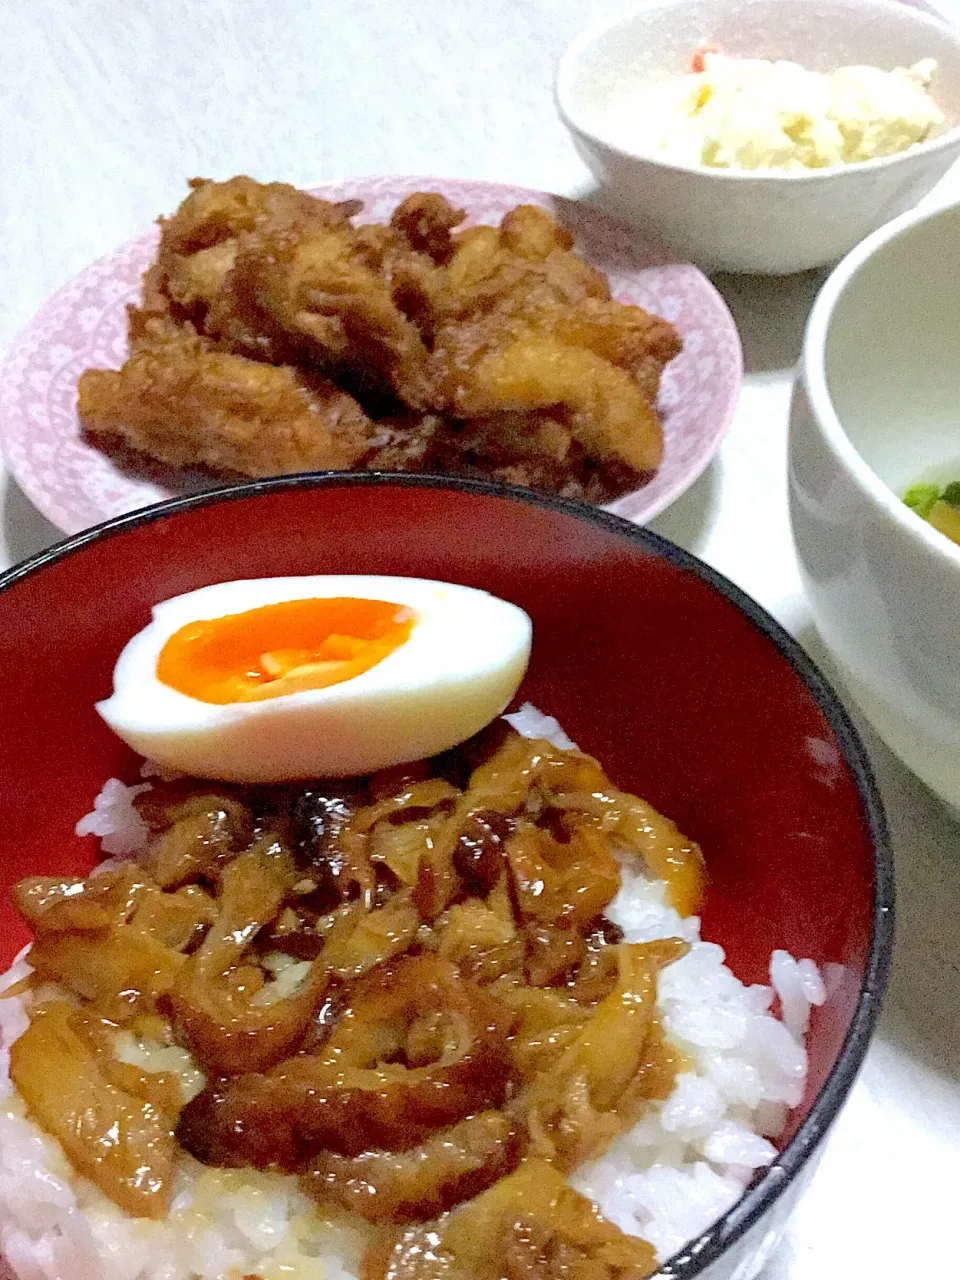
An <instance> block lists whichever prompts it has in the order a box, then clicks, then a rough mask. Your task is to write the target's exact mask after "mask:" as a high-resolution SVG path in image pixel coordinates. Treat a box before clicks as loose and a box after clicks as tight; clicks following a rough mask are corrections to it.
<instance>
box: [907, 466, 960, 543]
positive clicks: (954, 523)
mask: <svg viewBox="0 0 960 1280" xmlns="http://www.w3.org/2000/svg"><path fill="white" fill-rule="evenodd" d="M903 500H904V502H905V503H906V504H907V506H908V507H909V508H910V509H911V511H915V512H916V513H917V515H918V516H920V517H921V518H922V519H924V520H926V521H927V523H928V524H932V525H933V527H934V529H936V530H938V532H940V533H942V534H944V536H945V537H947V538H949V539H950V541H951V542H955V543H956V544H957V545H958V546H960V480H951V482H950V483H949V484H948V485H946V486H945V487H944V488H943V490H942V491H941V489H940V486H939V485H936V484H912V485H911V486H910V488H909V489H908V490H907V492H906V493H905V494H904V495H903Z"/></svg>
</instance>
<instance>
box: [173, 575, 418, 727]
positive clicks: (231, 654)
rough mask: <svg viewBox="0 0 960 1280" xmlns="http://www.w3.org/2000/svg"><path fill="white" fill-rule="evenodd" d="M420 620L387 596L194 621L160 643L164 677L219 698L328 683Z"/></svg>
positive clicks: (394, 643) (379, 654)
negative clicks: (376, 598)
mask: <svg viewBox="0 0 960 1280" xmlns="http://www.w3.org/2000/svg"><path fill="white" fill-rule="evenodd" d="M416 621H417V615H416V613H415V612H414V610H413V609H409V608H407V607H406V606H405V605H399V604H391V603H389V602H388V601H386V600H356V599H351V598H333V599H320V600H285V601H283V602H282V603H280V604H268V605H263V606H262V607H261V608H259V609H248V610H246V611H245V612H244V613H233V614H228V615H227V616H226V617H223V618H205V619H201V620H199V621H197V622H188V623H187V625H186V626H183V627H181V628H180V630H179V631H175V632H174V634H173V635H172V636H171V637H170V638H169V640H167V642H166V644H165V645H164V646H163V648H162V649H161V651H160V657H159V658H158V659H157V679H158V680H160V681H161V683H163V684H166V685H169V686H170V688H172V689H176V690H177V691H178V693H184V694H186V695H187V697H189V698H197V699H199V700H200V701H201V702H213V703H217V704H219V705H223V704H225V703H230V702H256V701H259V700H261V699H263V698H276V697H280V696H281V695H283V694H287V693H301V692H303V690H305V689H325V688H327V687H328V686H329V685H333V684H341V683H342V682H343V681H344V680H352V679H353V677H354V676H358V675H360V674H361V673H362V672H364V671H369V670H370V668H371V667H375V666H376V665H377V663H378V662H382V661H383V659H384V658H386V657H387V656H388V654H391V653H393V651H394V650H395V649H398V648H399V647H400V646H401V645H402V644H404V642H405V641H406V640H407V639H408V638H409V636H410V633H411V631H412V630H413V627H414V625H415V623H416Z"/></svg>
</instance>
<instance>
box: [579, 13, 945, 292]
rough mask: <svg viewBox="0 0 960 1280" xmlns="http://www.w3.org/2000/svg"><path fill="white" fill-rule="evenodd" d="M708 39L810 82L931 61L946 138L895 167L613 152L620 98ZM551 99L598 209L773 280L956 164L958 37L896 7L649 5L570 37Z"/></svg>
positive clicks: (840, 250) (811, 260) (867, 228)
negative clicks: (790, 165) (803, 73)
mask: <svg viewBox="0 0 960 1280" xmlns="http://www.w3.org/2000/svg"><path fill="white" fill-rule="evenodd" d="M706 41H713V42H715V43H716V44H718V45H719V46H720V47H721V48H723V49H724V50H725V51H726V52H727V53H731V54H735V55H739V56H744V57H745V56H750V57H758V58H772V59H776V58H788V59H791V60H792V61H795V62H799V63H801V64H802V65H803V66H805V67H807V68H808V69H809V70H812V71H831V70H834V69H835V68H837V67H839V66H846V65H851V64H865V65H869V66H875V67H880V68H882V69H884V70H892V69H893V68H894V67H897V66H910V65H912V64H913V63H915V62H918V61H919V60H920V59H921V58H926V57H932V58H935V59H936V61H937V63H938V64H939V68H940V70H939V74H938V76H937V80H936V82H935V84H934V87H933V97H934V98H935V100H936V101H937V103H938V105H939V106H940V108H941V110H942V111H943V112H944V114H945V115H946V117H947V120H948V124H949V126H950V127H949V128H948V129H947V130H946V131H945V132H944V133H942V134H940V135H939V136H938V137H936V138H934V139H931V141H929V142H925V143H922V144H921V145H919V146H917V147H915V148H913V149H911V150H909V151H905V152H900V153H899V154H897V155H894V156H887V157H883V158H881V159H878V160H868V161H865V162H863V163H858V164H850V165H833V166H830V167H829V168H826V169H812V170H808V171H801V172H783V171H780V172H777V171H774V170H761V171H757V170H749V171H747V170H731V169H709V168H706V167H705V166H684V165H678V164H672V163H670V162H668V161H666V160H664V159H662V158H661V157H659V156H658V155H657V154H656V153H654V152H652V151H650V152H646V153H641V151H640V150H637V151H626V150H624V149H623V148H622V147H621V146H619V145H617V144H616V143H614V142H613V141H611V132H610V131H611V118H612V117H611V112H614V113H615V112H616V110H617V106H616V104H617V102H618V100H619V99H622V98H623V97H624V96H625V95H627V94H631V93H633V92H635V91H636V89H637V87H638V86H639V85H644V84H647V85H653V84H655V83H657V82H662V81H664V80H666V79H672V78H675V77H677V76H680V75H683V74H685V73H686V72H687V71H688V70H689V65H690V57H691V54H692V53H693V52H694V50H695V49H696V48H697V46H698V45H701V44H702V43H704V42H706ZM555 88H556V100H557V107H558V110H559V112H560V116H561V118H562V119H563V121H564V123H565V124H566V126H567V128H568V129H569V130H570V132H571V134H572V136H573V140H574V143H575V145H576V147H577V150H578V152H579V153H580V155H581V157H582V158H583V160H584V161H585V162H586V164H587V165H588V166H589V168H590V169H591V170H592V172H593V173H594V175H595V176H596V178H597V180H598V182H599V183H600V186H601V188H602V189H603V191H604V195H605V197H606V201H607V203H608V205H609V206H610V207H611V208H613V209H614V210H615V211H616V212H618V213H619V214H621V215H622V216H624V217H626V218H629V219H631V220H633V221H635V222H639V223H641V224H643V225H645V226H647V227H649V228H651V229H653V230H654V231H656V232H657V234H658V235H659V236H660V237H661V238H662V239H663V240H665V241H666V242H667V243H668V244H669V245H670V246H671V247H672V248H674V249H675V250H677V251H678V252H679V253H682V254H684V255H686V256H688V257H690V258H692V259H693V260H694V261H696V262H697V263H698V264H700V265H701V266H705V267H707V268H714V269H722V270H728V271H750V272H764V273H771V274H784V273H787V272H791V271H800V270H803V269H805V268H808V267H816V266H822V265H823V264H824V263H827V262H833V261H835V260H836V259H837V258H839V257H841V256H842V255H843V254H844V253H846V252H847V251H848V250H849V249H851V248H852V247H853V246H854V245H855V244H857V243H858V242H859V241H860V240H862V239H863V237H864V236H865V235H867V234H869V232H871V231H873V230H875V229H876V228H877V227H879V226H882V225H883V223H885V222H887V221H889V220H890V219H891V218H893V217H895V216H896V215H897V214H899V213H902V212H903V211H904V210H906V209H910V208H912V207H913V205H915V204H916V203H917V201H918V200H920V199H921V197H923V196H924V195H926V193H927V192H928V191H930V189H931V188H932V187H933V186H934V185H935V184H936V183H937V182H938V181H939V180H940V178H942V177H943V175H944V174H945V173H946V171H947V169H948V168H949V167H950V165H951V163H952V162H953V161H954V160H955V159H956V157H957V156H958V154H960V128H958V127H957V125H958V124H960V30H954V29H952V28H950V27H948V26H946V25H945V24H943V23H941V22H940V21H938V20H937V19H935V18H933V17H930V16H928V15H927V14H925V13H920V12H918V11H917V10H916V9H912V8H910V7H909V6H908V5H905V4H901V3H896V2H895V0H817V3H811V2H809V0H653V3H650V4H649V5H647V6H645V7H644V8H642V9H640V10H638V11H636V12H632V13H630V14H627V15H626V16H623V17H619V18H616V19H614V20H613V21H609V20H608V21H606V22H604V23H602V24H600V25H599V26H595V27H593V28H591V29H590V30H588V31H586V32H585V33H584V34H583V35H581V36H579V37H578V38H577V39H576V40H575V41H574V42H573V44H571V45H570V47H569V48H568V49H567V51H566V53H565V54H564V55H563V57H562V58H561V59H560V63H559V66H558V69H557V76H556V86H555ZM639 145H641V144H639V143H638V146H639Z"/></svg>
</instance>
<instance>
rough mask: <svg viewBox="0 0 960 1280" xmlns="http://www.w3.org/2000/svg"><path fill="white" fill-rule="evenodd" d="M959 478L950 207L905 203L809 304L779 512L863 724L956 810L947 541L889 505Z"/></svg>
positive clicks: (959, 795)
mask: <svg viewBox="0 0 960 1280" xmlns="http://www.w3.org/2000/svg"><path fill="white" fill-rule="evenodd" d="M931 478H932V479H934V480H939V481H940V482H941V483H942V482H943V481H944V480H947V479H953V478H960V205H954V206H951V207H949V208H946V209H941V210H937V211H934V212H924V213H911V214H906V215H904V216H903V217H902V218H899V219H897V220H896V221H895V222H892V223H890V224H889V225H888V226H886V227H884V228H883V229H882V230H880V231H878V232H877V233H876V234H875V235H873V236H871V237H870V238H869V239H868V240H866V241H865V242H864V243H863V244H862V245H860V246H859V247H858V248H857V249H855V250H854V251H853V252H852V253H851V254H850V255H849V256H848V257H847V258H845V259H844V261H843V262H842V263H841V264H840V265H839V266H838V267H837V268H836V270H835V271H834V272H833V274H832V275H831V276H830V278H829V280H828V281H827V283H826V285H825V286H824V288H823V291H822V292H821V294H820V297H819V298H818V299H817V301H816V303H815V304H814V308H813V311H812V313H811V316H810V321H809V325H808V328H807V334H806V338H805V341H804V350H803V357H802V362H801V370H800V376H799V379H798V382H797V385H796V387H795V390H794V397H793V406H792V410H791V422H790V514H791V519H792V522H793V532H794V538H795V541H796V545H797V551H798V553H799V556H800V563H801V568H802V572H803V577H804V585H805V587H806V590H807V593H808V596H809V599H810V604H811V608H812V610H813V615H814V619H815V621H816V623H817V626H818V628H819V630H820V633H821V635H822V636H823V639H824V641H825V642H826V644H827V645H828V647H829V648H830V650H831V651H832V654H833V656H834V658H835V660H836V662H837V664H838V667H839V669H840V672H841V674H842V676H843V677H844V679H845V680H846V682H847V684H848V685H849V688H850V690H851V692H852V693H853V695H854V696H855V698H856V699H857V701H858V702H859V704H860V706H861V708H862V709H863V711H864V712H865V713H866V715H867V717H868V719H869V720H870V721H871V722H872V724H873V726H874V728H875V729H876V730H877V732H878V733H879V734H880V736H881V737H882V738H883V739H884V740H885V741H886V742H887V744H888V745H889V746H890V747H891V748H892V749H893V750H894V751H895V752H897V754H898V755H899V756H900V757H901V758H902V759H903V760H904V761H905V762H906V764H908V765H909V766H910V768H911V769H912V770H913V771H914V772H915V773H916V774H918V776H919V777H920V778H922V779H923V781H924V782H926V783H927V784H928V785H929V786H930V787H932V788H933V790H934V791H936V792H938V793H939V794H940V795H941V796H942V797H943V798H944V799H945V800H947V801H948V802H949V803H951V804H953V805H955V806H960V547H957V546H955V545H954V544H953V543H951V542H950V541H949V540H948V539H947V538H945V537H943V536H942V535H941V534H939V533H937V531H936V530H935V529H933V528H931V526H930V525H928V524H927V523H926V521H924V520H921V519H920V517H919V516H917V515H915V514H914V513H913V512H912V511H911V510H910V509H909V508H908V507H906V506H905V505H904V504H903V502H902V501H901V500H900V495H901V494H902V493H903V492H904V490H905V489H906V488H907V486H908V485H910V484H911V483H913V482H914V481H916V480H923V479H931Z"/></svg>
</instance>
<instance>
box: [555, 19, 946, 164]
mask: <svg viewBox="0 0 960 1280" xmlns="http://www.w3.org/2000/svg"><path fill="white" fill-rule="evenodd" d="M755 2H759V3H765V4H772V5H782V6H783V7H784V8H787V7H789V8H795V7H796V6H795V0H755ZM834 2H836V3H840V4H843V5H846V6H847V7H848V8H850V9H851V10H853V9H857V10H865V9H871V10H876V12H877V15H878V16H882V17H884V18H889V19H891V20H893V21H894V22H896V21H900V20H903V22H904V23H905V25H907V26H910V25H913V26H915V27H925V28H927V29H928V30H933V31H935V32H937V33H938V34H939V35H940V36H944V37H947V38H948V39H949V40H951V42H952V43H953V44H954V45H955V46H956V48H957V52H958V53H960V29H956V28H954V27H953V26H951V25H950V23H948V22H947V21H946V19H945V18H944V17H943V15H942V14H939V13H932V12H930V11H928V10H926V9H918V8H915V7H914V6H913V5H912V4H909V3H904V0H834ZM691 3H692V0H648V3H645V4H639V5H637V4H635V5H633V6H632V7H631V8H630V9H626V10H622V11H621V12H620V13H617V14H614V15H613V16H612V17H606V18H602V19H600V20H599V21H598V22H595V23H592V24H591V25H590V26H588V27H586V28H585V29H584V30H583V31H581V32H580V34H579V35H577V36H575V37H574V38H573V40H571V42H570V43H569V44H568V45H567V47H566V49H565V50H564V51H563V53H562V54H561V55H560V57H559V59H558V60H557V64H556V69H555V72H554V78H553V98H554V105H555V106H556V109H557V114H558V115H559V116H560V119H561V121H562V122H563V124H564V125H565V126H566V128H567V129H569V130H570V132H571V133H575V134H578V135H579V136H580V137H583V138H587V139H589V140H590V141H591V142H594V143H596V144H597V145H598V146H601V147H603V148H604V149H605V150H607V151H611V152H613V153H614V154H615V155H617V156H620V157H621V158H622V159H625V160H633V161H638V162H640V163H642V164H651V165H656V166H657V168H659V169H667V170H670V171H673V172H675V173H686V174H691V175H692V174H696V175H698V176H700V177H705V178H709V179H712V180H715V181H720V182H732V183H750V182H757V183H765V184H769V183H781V182H789V183H800V184H811V183H818V182H820V183H823V182H827V181H829V180H830V179H831V178H836V177H839V176H840V175H841V174H848V173H849V174H854V173H871V172H876V171H879V170H881V169H888V168H891V167H892V166H894V165H898V164H902V163H904V161H910V160H917V159H919V158H920V157H924V156H928V155H935V154H937V152H940V151H950V150H952V149H958V148H960V122H958V123H957V124H955V125H953V126H951V127H950V128H949V129H946V130H944V132H943V133H939V134H937V135H936V136H935V137H933V138H929V139H926V140H925V141H923V142H918V143H914V144H913V146H911V147H908V148H907V149H906V150H905V151H897V152H894V154H893V155H889V156H877V157H875V158H874V159H872V160H855V161H852V162H851V163H850V164H830V165H824V166H823V168H820V169H786V170H784V169H736V168H730V169H720V168H717V169H714V168H709V167H708V166H706V165H697V164H680V163H678V162H677V161H674V160H668V159H666V158H665V157H664V156H662V155H660V154H658V153H657V152H656V151H653V150H650V151H640V150H637V151H629V150H627V149H626V147H623V146H620V145H619V144H618V143H616V142H611V141H609V140H608V139H607V138H605V137H603V136H602V135H601V134H600V133H598V132H597V130H596V129H594V128H593V127H591V126H590V125H588V124H586V123H585V121H584V118H583V116H582V115H581V114H579V112H580V108H579V105H578V101H577V97H576V95H575V94H574V92H573V89H572V82H573V78H574V75H575V73H576V70H577V69H578V67H579V64H580V61H581V59H582V58H583V55H584V53H585V52H586V51H587V50H588V49H590V48H591V47H592V46H593V45H595V44H596V43H597V41H598V40H600V39H601V38H602V37H603V36H605V35H607V34H608V33H609V32H612V31H615V30H616V29H617V28H619V27H624V26H627V25H628V24H629V23H630V22H632V21H633V19H635V18H637V17H639V16H640V15H641V14H646V13H651V12H656V11H657V10H664V9H681V8H685V7H687V6H689V5H690V4H691ZM730 3H731V6H733V4H734V0H730Z"/></svg>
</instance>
